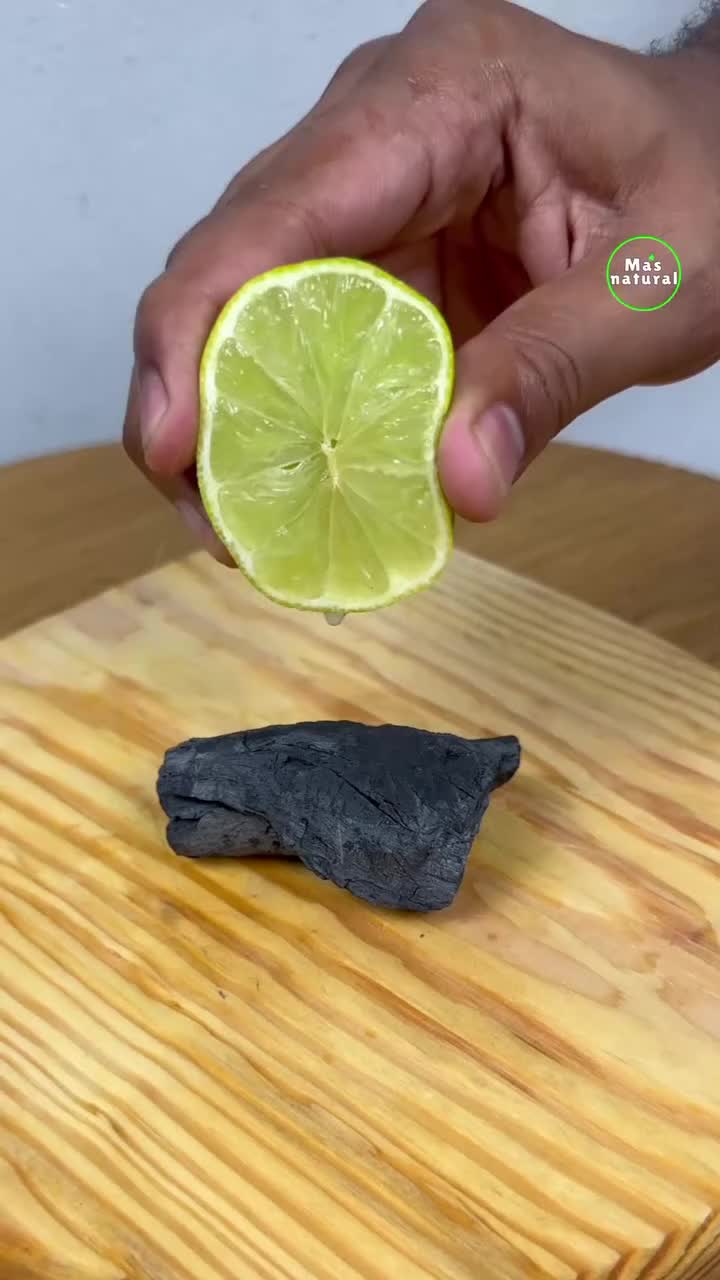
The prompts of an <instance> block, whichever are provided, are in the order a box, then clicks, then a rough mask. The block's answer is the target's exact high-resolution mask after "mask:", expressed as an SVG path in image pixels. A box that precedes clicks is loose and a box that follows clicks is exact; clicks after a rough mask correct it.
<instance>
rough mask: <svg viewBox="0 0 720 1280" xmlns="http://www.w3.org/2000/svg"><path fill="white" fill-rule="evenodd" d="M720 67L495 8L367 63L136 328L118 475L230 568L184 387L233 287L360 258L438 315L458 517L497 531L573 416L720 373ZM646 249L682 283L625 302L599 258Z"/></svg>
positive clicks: (430, 22)
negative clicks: (312, 264)
mask: <svg viewBox="0 0 720 1280" xmlns="http://www.w3.org/2000/svg"><path fill="white" fill-rule="evenodd" d="M717 59H718V55H717V53H716V52H715V51H714V50H713V49H712V48H711V47H707V48H704V47H703V46H702V44H701V43H696V44H694V45H693V47H689V48H686V49H682V50H679V51H678V52H675V53H673V54H671V55H669V56H663V57H651V56H647V55H643V54H636V53H631V52H628V51H627V50H624V49H620V48H616V47H614V46H611V45H607V44H602V43H599V42H597V41H593V40H589V39H586V38H584V37H581V36H577V35H574V34H572V33H570V32H568V31H566V30H564V29H563V28H561V27H558V26H556V25H554V24H553V23H550V22H548V21H546V20H544V19H542V18H539V17H537V16H536V15H534V14H531V13H528V12H526V11H525V10H523V9H520V8H518V7H517V6H516V5H514V4H510V3H506V2H505V0H429V2H428V3H427V4H425V5H424V6H423V7H422V8H421V9H420V10H419V12H418V13H417V14H416V16H415V17H414V18H413V19H412V21H411V22H410V23H409V25H408V26H407V28H406V29H405V30H404V31H403V32H402V33H401V34H400V35H397V36H392V37H390V38H388V39H384V40H379V41H375V42H373V43H371V44H369V45H365V46H362V47H361V48H360V49H358V50H357V51H356V52H355V53H354V54H353V55H352V56H351V57H350V58H349V59H348V60H347V61H346V62H345V63H344V64H343V66H342V67H341V68H340V70H339V71H338V73H337V74H336V76H335V78H334V79H333V81H332V82H331V84H330V86H329V88H328V89H327V90H326V92H325V94H324V95H323V97H322V98H321V99H320V101H319V102H318V104H317V106H316V107H315V108H314V109H313V110H312V111H311V112H310V114H309V115H308V116H307V117H306V118H305V119H304V120H302V121H301V122H300V123H299V124H298V125H297V126H296V127H295V128H294V129H293V130H291V132H290V133H289V134H287V135H286V136H285V137H284V138H282V139H281V140H280V141H279V142H277V143H275V144H274V145H273V146H271V147H269V148H268V149H267V150H266V151H264V152H263V153H262V154H260V155H259V156H258V157H257V158H256V159H255V160H253V161H252V163H251V164H249V165H248V166H246V168H244V169H243V170H241V172H240V173H239V174H238V175H237V176H236V177H235V178H234V179H233V181H232V182H231V183H230V186H229V187H228V188H227V190H226V191H225V193H224V195H223V196H222V197H221V199H220V201H219V202H218V204H217V205H216V206H215V208H214V209H213V210H212V212H211V213H210V214H209V215H208V217H206V218H205V219H204V220H203V221H202V222H200V223H199V224H198V226H196V227H195V228H194V229H193V230H192V231H191V232H190V233H189V234H188V235H186V236H185V237H184V239H183V240H181V241H180V243H179V244H178V245H177V246H176V248H175V249H174V250H173V252H172V254H171V255H170V258H169V260H168V265H167V269H166V270H165V272H164V274H163V275H162V276H161V277H160V278H159V279H158V280H157V281H156V282H155V283H154V284H152V285H151V286H150V288H149V289H148V290H147V292H146V293H145V295H144V297H143V299H142V301H141V304H140V307H139V309H138V315H137V322H136V334H135V351H136V366H135V372H134V374H133V380H132V386H131V393H130V400H129V406H128V414H127V419H126V424H125V440H126V447H127V449H128V452H129V453H130V456H131V457H132V458H133V459H134V460H135V461H136V462H137V463H138V464H139V465H140V466H141V467H142V468H143V469H144V470H145V471H146V472H147V473H148V474H149V475H150V476H151V478H152V479H153V480H154V482H155V483H156V484H157V485H158V486H159V487H160V488H162V489H163V491H164V492H166V493H167V494H168V496H170V497H171V498H173V499H174V500H175V501H178V502H179V504H180V505H181V507H183V509H184V514H185V515H186V518H188V519H189V521H190V523H193V522H195V524H196V526H197V527H198V528H199V530H200V533H201V536H202V537H203V539H204V540H205V542H206V545H207V546H208V547H209V548H210V549H212V550H215V551H216V552H217V554H218V555H219V556H221V557H222V556H223V552H222V550H221V549H220V547H219V544H218V543H217V541H216V540H215V538H214V535H213V534H212V533H211V531H210V529H209V526H208V525H207V524H206V523H205V522H204V521H203V519H202V514H201V513H202V508H201V505H200V501H199V497H198V495H197V492H196V489H195V488H194V485H193V482H192V474H193V472H192V467H193V460H194V454H195V444H196V424H197V412H198V405H197V371H198V364H199V360H200V355H201V352H202V348H203V345H204V343H205V340H206V338H207V335H208V332H209V330H210V328H211V325H212V323H213V321H214V319H215V317H216V315H217V313H218V310H219V309H220V307H221V306H222V305H223V303H224V302H225V301H226V300H227V298H228V297H229V296H230V295H231V294H232V293H233V292H234V291H235V290H236V289H238V288H239V287H240V285H241V284H243V282H244V281H246V280H247V279H249V278H250V277H252V276H255V275H257V274H258V273H260V272H262V271H265V270H267V269H269V268H271V267H275V266H278V265H280V264H283V263H288V262H293V261H301V260H303V259H307V258H315V257H326V256H336V255H349V256H355V257H364V258H368V259H370V260H372V261H374V262H377V263H379V264H381V265H382V266H383V267H385V268H386V269H387V270H389V271H391V272H393V273H394V274H395V275H397V276H399V277H401V278H402V279H404V280H406V281H408V282H409V283H411V284H412V285H414V286H415V287H416V288H417V289H419V290H421V291H422V292H423V293H424V294H426V295H427V296H428V297H429V298H431V299H432V300H433V301H434V302H435V303H436V304H438V305H439V306H440V307H441V308H442V309H443V311H444V313H445V315H446V317H447V319H448V322H449V324H450V327H451V330H452V332H453V337H454V339H455V343H456V346H457V348H458V380H457V389H456V394H455V399H454V403H453V407H452V410H451V413H450V416H449V419H448V422H447V425H446V428H445V432H444V435H443V439H442V442H441V447H440V456H439V465H440V472H441V479H442V483H443V485H444V488H445V491H446V493H447V495H448V498H449V500H450V502H451V503H452V505H453V506H454V507H455V509H456V510H457V511H458V512H459V513H460V514H462V515H464V516H466V517H468V518H469V519H473V520H487V519H491V518H493V517H494V516H495V515H496V514H497V513H498V512H499V510H500V508H501V506H502V504H503V502H504V500H505V498H506V497H507V495H508V493H509V490H510V488H511V486H512V484H513V483H514V481H515V479H516V478H517V476H518V475H519V474H521V473H522V471H523V470H524V468H525V467H526V466H527V465H528V463H529V462H531V461H532V459H533V458H534V457H536V456H537V454H539V453H540V452H541V450H542V449H543V448H544V447H545V445H546V444H547V443H548V442H549V441H550V440H551V439H552V438H553V437H554V436H555V435H556V434H557V433H558V432H559V431H560V430H562V428H564V427H565V426H567V425H568V423H570V422H571V421H572V420H573V419H574V418H575V417H577V416H578V415H579V414H581V413H583V412H584V411H585V410H587V409H589V408H590V407H591V406H593V405H595V404H597V403H599V402H600V401H601V400H604V399H606V398H607V397H609V396H612V395H614V394H615V393H616V392H619V391H622V390H624V389H625V388H627V387H629V386H632V385H634V384H637V383H649V382H669V381H675V380H678V379H681V378H685V377H688V376H689V375H690V374H692V373H695V372H697V371H699V370H700V369H703V368H705V367H707V366H709V365H710V364H712V363H714V362H715V361H716V360H717V359H718V358H720V295H719V285H720V220H719V219H718V216H717V211H718V207H719V205H720V135H719V134H718V130H717V114H718V109H719V108H720V102H719V98H720V76H719V75H718V69H719V68H718V61H717ZM645 234H647V235H657V236H660V237H662V238H663V239H665V240H667V241H669V242H670V243H671V244H672V245H673V246H674V247H675V248H676V249H677V251H678V253H679V254H680V257H681V260H682V264H683V272H684V275H683V283H682V287H681V289H680V291H679V292H678V294H677V296H676V297H675V298H674V299H673V301H672V302H671V303H670V304H669V305H668V306H666V307H664V308H662V309H661V310H658V311H655V312H652V313H650V314H640V313H638V312H635V311H631V310H629V309H627V308H625V307H623V306H621V305H620V304H619V303H618V302H617V301H616V299H614V298H613V297H612V295H611V293H610V291H609V289H608V287H607V283H606V278H605V271H606V264H607V260H608V256H609V254H610V253H611V252H612V250H613V249H614V248H615V247H616V246H617V245H619V244H620V243H621V242H622V241H624V240H625V239H627V238H628V237H631V236H637V235H645Z"/></svg>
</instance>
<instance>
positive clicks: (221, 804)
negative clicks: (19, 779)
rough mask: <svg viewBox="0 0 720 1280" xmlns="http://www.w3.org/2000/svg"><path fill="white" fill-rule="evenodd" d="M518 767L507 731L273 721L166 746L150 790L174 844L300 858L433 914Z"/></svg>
mask: <svg viewBox="0 0 720 1280" xmlns="http://www.w3.org/2000/svg"><path fill="white" fill-rule="evenodd" d="M519 763H520V744H519V742H518V740H517V738H511V737H508V738H490V739H487V740H477V741H472V740H468V739H464V738H457V737H454V736H453V735H452V734H448V733H428V732H425V731H423V730H420V729H404V728H400V727H398V726H395V725H380V726H375V727H370V726H367V725H362V724H352V723H350V722H347V721H334V722H327V723H323V722H320V723H317V724H297V725H280V726H275V727H271V728H267V729H253V730H250V731H248V732H246V733H231V734H227V735H225V736H223V737H220V738H196V739H192V740H191V741H189V742H185V743H182V744H181V745H180V746H178V747H175V748H174V749H173V750H172V751H168V753H167V755H166V756H165V761H164V763H163V765H162V768H161V769H160V774H159V777H158V796H159V799H160V803H161V804H162V807H163V809H164V810H165V812H166V814H167V816H168V818H169V819H170V821H169V824H168V830H167V837H168V843H169V844H170V847H171V848H172V849H174V850H175V852H176V853H180V854H183V855H185V856H187V857H190V858H204V857H210V856H212V855H222V856H225V857H246V856H252V855H255V854H259V853H271V854H275V855H278V856H283V855H284V856H291V857H297V858H300V859H301V860H302V862H303V863H304V864H305V866H306V867H307V868H308V869H309V870H310V871H312V872H314V874H315V875H317V876H320V877H321V878H322V879H323V880H332V881H333V882H334V883H335V884H336V885H339V886H340V887H341V888H343V889H348V890H349V891H350V893H352V894H354V895H355V896H356V897H358V898H364V899H365V900H366V901H367V902H372V903H376V904H378V905H381V906H386V907H396V908H400V909H403V910H407V911H433V910H439V909H440V908H442V907H447V906H449V905H450V903H451V902H452V901H453V899H454V897H455V895H456V893H457V891H458V889H459V887H460V883H461V881H462V878H463V875H464V872H465V866H466V863H467V859H468V856H469V853H470V850H471V848H472V845H473V841H474V840H475V837H476V835H477V833H478V831H479V828H480V823H481V821H482V817H483V814H484V813H485V810H486V808H487V805H488V801H489V799H490V794H491V792H492V791H494V790H495V788H496V787H499V786H502V785H503V784H504V783H505V782H509V781H510V779H511V778H512V777H513V775H514V774H515V772H516V771H517V768H518V766H519Z"/></svg>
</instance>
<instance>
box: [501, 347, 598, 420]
mask: <svg viewBox="0 0 720 1280" xmlns="http://www.w3.org/2000/svg"><path fill="white" fill-rule="evenodd" d="M511 341H512V343H513V346H514V351H515V364H516V368H517V371H518V380H519V393H520V401H521V404H522V405H523V406H524V407H525V406H527V410H528V414H527V417H528V420H529V421H530V422H531V421H532V420H533V419H535V418H537V416H538V412H539V416H540V417H541V418H542V419H543V420H544V422H546V423H547V425H548V428H549V430H550V432H551V433H552V435H557V433H558V432H559V431H562V429H563V428H564V427H566V426H567V425H568V424H569V423H570V422H572V420H573V418H574V417H576V416H577V413H578V411H579V407H580V406H581V405H582V403H583V378H582V374H581V371H580V366H579V364H578V362H577V360H576V359H575V356H574V355H573V353H572V352H571V351H570V349H569V347H568V346H567V345H566V344H565V343H564V342H561V341H559V340H558V339H557V338H556V337H554V336H551V335H550V334H547V333H538V332H537V331H534V330H533V331H527V330H525V331H521V332H517V331H515V332H514V333H513V334H512V335H511Z"/></svg>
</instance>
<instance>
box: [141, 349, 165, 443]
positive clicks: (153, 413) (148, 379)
mask: <svg viewBox="0 0 720 1280" xmlns="http://www.w3.org/2000/svg"><path fill="white" fill-rule="evenodd" d="M167 407H168V397H167V391H166V390H165V384H164V382H163V380H162V378H161V377H160V374H159V373H158V371H157V369H152V368H150V369H143V370H142V371H141V373H140V437H141V439H142V447H143V453H144V454H145V460H146V461H148V460H149V458H150V456H151V454H152V446H153V441H154V440H155V439H156V437H157V433H158V430H159V428H160V426H161V424H162V420H163V418H164V417H165V412H166V410H167Z"/></svg>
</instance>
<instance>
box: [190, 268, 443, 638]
mask: <svg viewBox="0 0 720 1280" xmlns="http://www.w3.org/2000/svg"><path fill="white" fill-rule="evenodd" d="M453 377H454V355H453V345H452V339H451V337H450V333H449V331H448V328H447V326H446V324H445V321H444V320H443V318H442V316H441V315H440V313H439V312H438V311H437V310H436V308H435V307H434V306H433V305H432V304H431V303H430V302H428V300H427V299H426V298H423V297H421V295H420V294H418V293H415V292H414V290H412V289H410V288H409V287H408V286H407V285H405V284H402V283H401V282H400V281H399V280H396V279H394V278H393V277H392V276H390V275H387V274H386V272H384V271H381V270H379V269H378V268H377V267H373V266H370V265H369V264H368V263H365V262H355V261H352V260H350V259H345V258H338V259H328V260H327V261H318V262H304V263H301V264H299V265H296V266H290V267H281V268H279V269H277V270H275V271H270V272H268V273H267V274H265V275H263V276H259V277H258V278H257V279H255V280H251V281H250V282H249V283H248V284H246V285H244V286H243V287H242V289H240V290H239V292H238V293H236V294H235V296H234V297H232V298H231V299H230V301H229V302H228V303H227V305H226V306H225V308H224V310H223V311H222V313H221V314H220V316H219V317H218V320H217V322H216V324H215V326H214V328H213V330H212V333H211V334H210V337H209V339H208V342H207V345H206V347H205V352H204V354H203V359H202V365H201V370H200V436H199V443H198V468H197V469H198V481H199V485H200V491H201V494H202V498H203V502H204V504H205V509H206V511H207V513H208V516H209V518H210V520H211V521H212V524H213V526H214V528H215V530H216V532H217V533H218V535H219V537H220V538H221V539H222V541H223V542H224V543H225V545H226V547H227V548H228V550H229V551H230V553H231V555H232V556H233V558H234V559H235V560H236V561H237V563H238V565H239V566H240V568H241V569H242V570H244V572H245V573H246V574H247V576H248V578H249V579H250V580H251V581H252V582H253V583H254V584H255V586H256V587H258V588H259V590H260V591H262V592H264V594H265V595H267V596H270V597H271V598H272V599H273V600H276V601H277V602H278V603H280V604H284V605H289V606H293V607H295V608H299V609H316V610H319V611H322V612H326V613H338V614H342V613H355V612H360V611H362V610H369V609H378V608H380V607H381V606H383V605H388V604H392V603H393V602H394V601H396V600H399V599H401V598H402V597H403V596H406V595H409V594H410V593H411V592H414V591H419V590H420V589H421V588H422V587H425V586H427V585H428V584H429V583H430V582H432V580H433V578H435V577H436V576H437V574H438V573H440V571H441V570H442V569H443V567H444V565H445V563H446V561H447V558H448V555H449V553H450V549H451V546H452V520H451V516H450V512H449V508H448V506H447V503H446V501H445V498H444V496H443V493H442V490H441V488H440V484H439V481H438V476H437V468H436V449H437V442H438V437H439V434H440V430H441V427H442V424H443V421H444V419H445V416H446V414H447V411H448V407H449V404H450V399H451V396H452V390H453Z"/></svg>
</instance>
